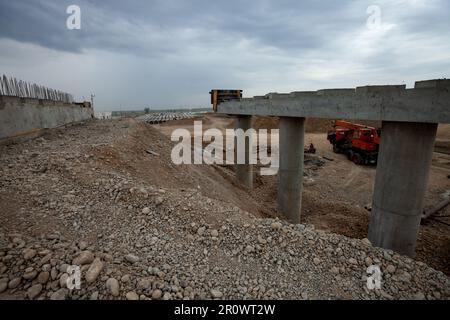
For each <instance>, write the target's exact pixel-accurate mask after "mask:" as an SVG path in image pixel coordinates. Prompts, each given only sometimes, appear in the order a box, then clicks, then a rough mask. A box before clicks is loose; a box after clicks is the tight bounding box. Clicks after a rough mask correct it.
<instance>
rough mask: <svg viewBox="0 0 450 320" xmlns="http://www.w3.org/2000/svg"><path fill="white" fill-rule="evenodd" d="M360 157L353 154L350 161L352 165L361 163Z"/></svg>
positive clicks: (357, 154)
mask: <svg viewBox="0 0 450 320" xmlns="http://www.w3.org/2000/svg"><path fill="white" fill-rule="evenodd" d="M362 160H363V159H362V157H361V155H360V154H359V153H354V154H353V156H352V161H353V163H355V164H361V163H362Z"/></svg>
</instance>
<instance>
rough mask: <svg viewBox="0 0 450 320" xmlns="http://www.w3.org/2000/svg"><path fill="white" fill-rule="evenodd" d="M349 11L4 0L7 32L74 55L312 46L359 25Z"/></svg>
mask: <svg viewBox="0 0 450 320" xmlns="http://www.w3.org/2000/svg"><path fill="white" fill-rule="evenodd" d="M73 3H75V4H77V5H79V6H80V7H81V12H82V28H81V30H79V31H76V32H74V31H72V30H67V28H66V25H65V21H66V18H67V14H66V8H67V6H68V5H70V4H73ZM345 10H346V6H345V5H342V2H341V1H334V2H327V5H326V10H324V7H323V4H322V5H321V4H320V3H319V2H318V1H303V2H301V1H274V2H271V1H248V2H243V1H170V0H169V1H136V0H134V1H118V0H115V1H50V0H43V1H35V0H22V1H1V3H0V37H5V38H10V39H15V40H18V41H24V42H31V43H34V44H38V45H41V46H44V47H48V48H52V49H57V50H64V51H73V52H81V51H82V50H83V49H89V48H99V49H103V50H111V51H119V52H121V51H124V52H131V53H134V54H158V53H159V54H166V53H168V52H173V51H174V50H178V51H182V50H183V47H184V46H188V45H190V44H191V45H196V44H197V42H198V41H199V42H200V41H201V42H202V43H205V44H206V45H211V46H213V45H217V44H220V43H221V40H223V39H222V38H227V39H230V41H232V40H231V39H233V40H234V41H236V42H237V41H239V40H241V39H250V40H253V41H257V42H259V43H261V44H262V45H267V46H274V47H277V48H281V49H285V50H289V49H300V48H302V49H313V48H317V47H320V46H321V44H322V43H323V42H324V41H326V39H327V38H328V37H332V36H333V35H334V34H335V33H336V32H337V31H338V30H345V29H346V28H348V27H349V25H351V23H354V22H355V19H352V17H349V16H348V15H346V14H345ZM189 32H191V33H192V34H189ZM186 33H187V34H186Z"/></svg>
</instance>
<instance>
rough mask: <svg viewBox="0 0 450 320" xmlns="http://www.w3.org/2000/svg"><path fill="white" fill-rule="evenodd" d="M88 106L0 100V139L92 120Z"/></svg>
mask: <svg viewBox="0 0 450 320" xmlns="http://www.w3.org/2000/svg"><path fill="white" fill-rule="evenodd" d="M92 117H93V109H92V108H91V106H90V104H89V103H84V104H83V103H64V102H58V101H51V100H42V99H29V98H18V97H12V96H0V139H5V138H13V137H17V136H21V135H25V134H29V133H33V132H36V131H39V130H41V129H50V128H56V127H59V126H62V125H65V124H69V123H74V122H79V121H83V120H88V119H92Z"/></svg>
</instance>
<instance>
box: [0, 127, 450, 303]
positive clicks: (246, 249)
mask: <svg viewBox="0 0 450 320" xmlns="http://www.w3.org/2000/svg"><path fill="white" fill-rule="evenodd" d="M136 125H137V124H136V123H135V122H133V121H131V120H123V121H106V122H90V123H87V124H84V125H81V126H75V127H71V128H67V129H60V130H55V131H54V132H52V133H51V134H50V135H48V136H44V137H42V138H38V139H36V140H33V141H29V142H26V143H22V144H19V145H11V146H0V298H3V299H5V298H17V299H55V300H56V299H129V300H137V299H335V298H338V299H449V297H450V280H449V278H448V277H447V276H445V275H444V274H443V273H442V272H439V271H436V270H434V269H432V268H430V267H428V266H427V265H425V264H423V263H421V262H416V261H414V260H412V259H409V258H407V257H404V256H400V255H398V254H396V253H393V252H391V251H386V250H382V249H379V248H374V247H372V246H371V245H370V243H369V242H368V240H367V239H363V240H358V239H350V238H347V237H344V236H341V235H336V234H329V233H325V232H322V231H319V230H314V228H313V227H312V226H308V225H301V224H298V225H292V224H289V223H286V222H284V221H280V220H278V219H260V218H256V217H254V216H252V215H250V214H248V213H247V212H245V211H243V210H241V209H240V208H239V207H237V206H235V205H233V204H230V203H227V202H222V201H220V200H217V199H212V198H209V197H206V196H204V195H203V194H202V190H201V189H200V188H191V187H184V186H183V185H180V186H178V187H174V188H162V187H161V186H160V185H157V184H154V183H148V182H147V181H146V180H145V179H142V178H139V177H138V176H135V175H134V174H133V171H132V170H130V169H128V168H127V166H123V165H122V166H116V165H115V163H114V161H115V160H114V159H115V158H114V157H113V156H112V155H114V153H115V152H118V151H117V150H116V149H115V146H116V145H117V144H119V143H120V142H119V141H120V139H122V138H124V137H126V136H127V135H128V134H129V133H130V132H132V131H133V130H134V126H136ZM99 148H100V149H101V150H103V151H104V150H105V148H107V150H110V153H111V154H110V155H109V156H105V157H104V158H103V159H102V156H101V155H99V153H98V152H97V151H98V149H99ZM158 152H159V151H158ZM155 174H158V172H155ZM211 183H214V182H213V181H212V182H211ZM73 265H76V266H79V267H80V271H81V283H80V289H76V288H74V289H72V290H69V289H68V288H67V282H70V281H72V279H73V276H72V275H71V274H70V273H71V268H70V267H71V266H73ZM371 265H377V266H379V267H380V269H381V272H382V275H381V289H373V290H369V289H368V288H367V285H366V284H367V277H368V276H369V274H368V273H367V267H368V266H371ZM68 279H69V280H68Z"/></svg>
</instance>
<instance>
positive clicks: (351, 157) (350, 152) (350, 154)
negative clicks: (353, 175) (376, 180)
mask: <svg viewBox="0 0 450 320" xmlns="http://www.w3.org/2000/svg"><path fill="white" fill-rule="evenodd" d="M353 154H354V153H353V151H352V150H348V152H347V159H348V160H350V161H352V159H353Z"/></svg>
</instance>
